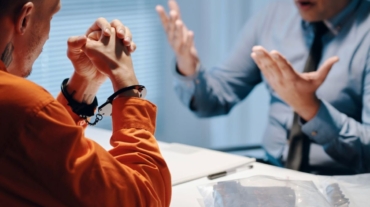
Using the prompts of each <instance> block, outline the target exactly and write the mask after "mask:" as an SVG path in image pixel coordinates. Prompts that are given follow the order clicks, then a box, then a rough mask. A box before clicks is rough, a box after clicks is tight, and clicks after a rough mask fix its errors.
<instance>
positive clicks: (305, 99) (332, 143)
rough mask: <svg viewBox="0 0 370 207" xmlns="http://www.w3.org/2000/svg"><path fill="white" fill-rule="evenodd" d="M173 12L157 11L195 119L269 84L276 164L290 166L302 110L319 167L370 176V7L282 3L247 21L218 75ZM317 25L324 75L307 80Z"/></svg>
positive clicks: (348, 1) (268, 142)
mask: <svg viewBox="0 0 370 207" xmlns="http://www.w3.org/2000/svg"><path fill="white" fill-rule="evenodd" d="M169 6H170V9H171V11H170V13H169V15H167V14H166V13H165V11H164V9H163V7H161V6H158V7H157V12H158V13H159V15H160V17H161V20H162V24H163V26H164V28H165V30H166V33H167V35H168V39H169V42H170V44H171V46H172V47H173V49H174V51H175V53H176V57H177V78H176V79H177V81H176V84H175V90H176V91H177V92H178V94H179V96H180V99H181V100H182V102H183V103H184V104H185V105H187V106H189V107H190V109H191V110H192V111H194V113H195V114H197V115H198V116H199V117H210V116H216V115H222V114H227V113H228V112H229V111H230V110H231V108H232V107H233V106H235V105H236V104H237V103H239V102H240V101H242V100H243V99H244V98H245V97H246V96H247V95H248V94H249V93H250V92H251V91H252V89H253V88H254V87H255V86H256V85H257V84H259V83H261V82H262V81H264V82H265V83H266V86H267V88H268V90H269V93H270V96H271V101H270V111H269V122H268V125H267V128H266V132H265V134H264V138H263V147H264V149H265V151H266V154H267V157H268V159H269V161H270V162H271V163H273V164H275V165H278V166H284V163H285V162H286V161H287V156H288V152H289V139H288V137H289V134H290V132H291V127H292V125H293V117H294V116H293V114H294V112H295V113H296V114H298V116H299V117H300V121H299V123H300V127H301V130H302V132H303V133H304V134H305V135H306V136H307V137H308V138H309V140H310V141H311V144H310V149H309V165H310V166H311V167H312V169H319V170H318V173H325V172H324V171H325V168H329V169H330V172H329V173H332V174H342V173H363V172H370V126H369V125H370V75H369V72H370V17H369V14H370V1H368V0H315V1H313V0H294V1H293V0H285V1H275V2H273V3H271V4H270V5H269V6H268V7H267V8H266V10H264V11H261V12H260V13H259V15H257V16H255V17H253V18H252V19H251V20H249V21H248V22H247V23H246V25H245V27H244V29H243V31H242V34H241V37H240V39H239V40H238V44H237V46H236V48H234V50H233V51H232V53H231V54H230V57H229V59H228V60H227V61H226V62H224V63H223V64H222V65H220V66H218V67H214V68H212V69H210V70H206V69H205V68H203V67H202V65H201V64H200V61H199V59H198V56H197V52H196V49H195V47H194V43H193V36H194V35H193V32H192V31H190V30H188V29H187V28H186V26H185V25H184V23H183V22H182V20H181V18H180V15H179V14H180V10H179V8H178V5H177V4H176V2H175V1H174V0H170V1H169ZM297 8H298V10H297ZM316 22H323V23H324V25H325V26H326V27H327V29H328V32H327V33H325V34H324V35H323V36H322V38H321V41H322V55H321V59H320V60H321V61H320V64H319V69H318V70H317V71H315V72H310V73H306V74H304V73H303V72H304V71H303V70H304V67H305V63H306V61H307V58H308V57H309V54H310V48H311V46H312V44H313V41H314V36H315V34H314V26H313V25H314V23H316ZM256 45H259V46H257V47H254V46H256ZM272 50H276V51H272ZM268 51H272V52H268ZM277 51H279V52H277ZM251 53H252V54H251ZM337 57H338V58H339V59H340V61H339V62H338V63H337V64H335V63H336V62H337V61H338V58H337ZM246 124H247V123H246ZM320 169H322V171H320Z"/></svg>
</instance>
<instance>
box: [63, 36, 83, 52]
mask: <svg viewBox="0 0 370 207" xmlns="http://www.w3.org/2000/svg"><path fill="white" fill-rule="evenodd" d="M86 41H87V38H86V36H74V37H70V38H69V39H68V42H67V44H68V50H69V51H71V52H80V51H81V49H82V48H83V47H84V46H85V45H86Z"/></svg>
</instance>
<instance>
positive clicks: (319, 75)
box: [314, 56, 339, 85]
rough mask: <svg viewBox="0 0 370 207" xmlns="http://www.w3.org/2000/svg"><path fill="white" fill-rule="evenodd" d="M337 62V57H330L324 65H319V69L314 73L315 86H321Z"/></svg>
mask: <svg viewBox="0 0 370 207" xmlns="http://www.w3.org/2000/svg"><path fill="white" fill-rule="evenodd" d="M338 61H339V58H338V57H337V56H334V57H331V58H329V59H327V60H326V61H325V62H324V64H322V65H321V67H320V68H319V69H318V70H317V72H316V73H315V76H316V77H314V80H315V82H316V84H317V85H321V84H322V83H323V82H324V81H325V79H326V77H327V76H328V74H329V72H330V70H331V68H332V67H333V65H334V64H335V63H337V62H338Z"/></svg>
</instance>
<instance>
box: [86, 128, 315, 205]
mask: <svg viewBox="0 0 370 207" xmlns="http://www.w3.org/2000/svg"><path fill="white" fill-rule="evenodd" d="M86 136H87V137H89V138H91V139H93V140H94V141H96V142H97V143H99V144H100V145H101V146H103V147H104V148H105V149H110V148H111V146H110V145H109V139H110V136H111V131H109V130H103V129H98V128H93V127H88V129H87V130H86ZM159 145H166V143H161V142H160V143H159ZM165 159H166V158H165ZM252 165H253V168H252V169H245V170H243V171H240V172H237V173H234V174H230V175H227V176H225V177H221V178H218V179H215V180H209V179H208V178H206V177H204V178H200V179H197V180H193V181H190V182H187V183H183V184H180V185H176V186H174V187H173V191H172V201H171V206H172V207H198V206H201V205H200V203H199V201H198V200H199V198H201V195H200V194H199V191H198V189H197V186H199V185H203V184H207V183H212V182H219V181H225V180H234V179H240V178H246V177H250V176H255V175H268V176H274V177H277V178H281V179H291V180H310V181H313V182H315V183H317V182H318V176H315V175H311V174H307V173H301V172H297V171H292V170H288V169H284V168H279V167H275V166H270V165H265V164H261V163H253V164H252ZM225 170H226V169H225Z"/></svg>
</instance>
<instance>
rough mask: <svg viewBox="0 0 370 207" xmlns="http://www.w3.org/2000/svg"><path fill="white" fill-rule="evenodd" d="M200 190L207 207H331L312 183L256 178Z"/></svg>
mask: <svg viewBox="0 0 370 207" xmlns="http://www.w3.org/2000/svg"><path fill="white" fill-rule="evenodd" d="M198 190H199V192H200V194H201V195H202V197H203V201H204V205H205V206H206V207H249V206H251V207H252V206H253V207H258V206H263V207H300V206H312V207H316V206H317V207H326V206H331V205H330V204H329V203H328V201H327V200H326V199H325V197H324V196H323V195H322V194H321V193H320V191H319V190H318V189H317V188H316V186H315V184H314V183H313V182H312V181H296V180H282V179H278V178H274V177H270V176H253V177H249V178H244V179H239V180H232V181H225V182H219V183H213V184H207V185H202V186H199V187H198Z"/></svg>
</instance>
